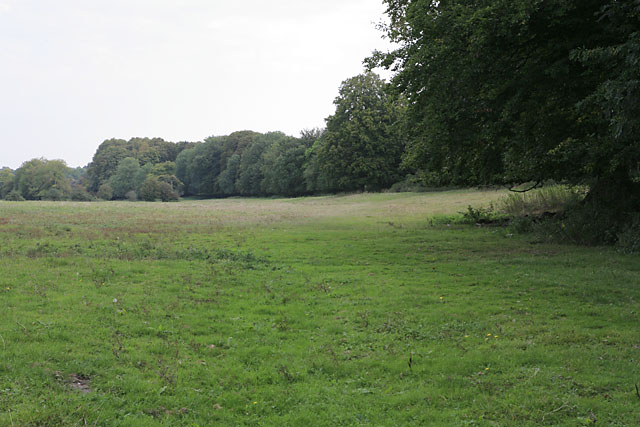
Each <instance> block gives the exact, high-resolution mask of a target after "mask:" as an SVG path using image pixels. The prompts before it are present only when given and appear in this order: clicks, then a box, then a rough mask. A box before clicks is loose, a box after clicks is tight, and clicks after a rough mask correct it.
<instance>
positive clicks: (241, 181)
mask: <svg viewBox="0 0 640 427" xmlns="http://www.w3.org/2000/svg"><path fill="white" fill-rule="evenodd" d="M283 138H286V136H285V135H284V134H282V133H274V134H267V135H261V136H260V137H259V138H257V139H256V140H255V141H254V142H253V144H251V145H250V146H249V147H247V149H246V150H245V151H244V152H243V153H242V157H241V159H240V168H239V171H238V179H237V180H236V182H235V187H236V191H238V194H240V195H243V196H259V195H261V194H262V189H261V184H262V178H263V177H264V174H263V172H262V161H263V154H264V152H265V151H266V150H267V148H268V147H269V145H270V144H271V143H272V142H274V139H275V140H278V139H283Z"/></svg>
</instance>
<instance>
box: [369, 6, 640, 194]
mask: <svg viewBox="0 0 640 427" xmlns="http://www.w3.org/2000/svg"><path fill="white" fill-rule="evenodd" d="M385 3H386V4H387V13H388V15H389V16H390V18H391V23H390V25H388V26H386V27H385V31H386V33H387V36H388V37H389V38H390V39H391V41H393V42H396V43H398V44H399V46H400V47H399V48H398V49H396V50H395V51H393V52H390V53H388V54H381V53H377V54H376V55H374V57H372V58H370V59H369V63H370V65H376V64H378V65H385V66H388V67H392V68H394V69H396V70H398V73H397V75H396V77H395V78H394V80H393V85H394V87H395V88H396V89H397V90H399V91H402V92H403V93H405V94H406V95H407V96H408V98H409V111H408V114H409V120H410V121H411V123H412V125H413V126H412V132H413V133H412V136H413V138H412V141H411V144H410V146H409V148H408V153H407V158H406V161H407V163H408V164H411V165H414V166H416V167H418V168H420V169H423V170H427V171H430V172H434V173H435V174H436V176H437V177H438V178H439V179H440V181H441V182H443V183H444V182H452V183H461V184H476V183H514V182H516V183H520V182H527V181H534V182H535V181H539V182H542V181H544V180H546V179H549V178H553V179H557V180H562V179H566V180H570V181H571V182H572V183H585V182H587V183H592V181H593V180H600V179H602V178H603V177H604V178H606V177H614V178H615V179H616V180H618V181H619V182H620V180H628V179H629V178H630V173H631V170H632V169H637V165H638V160H639V156H638V149H637V142H636V141H637V140H638V138H637V135H636V134H635V131H634V130H633V129H635V127H633V126H632V124H631V123H632V122H633V120H631V119H630V118H631V117H637V110H636V106H635V105H636V104H634V102H636V101H632V100H637V99H638V97H637V96H635V95H633V93H634V92H633V90H635V89H633V90H631V91H629V89H632V88H635V86H633V85H635V84H636V83H634V82H635V81H636V80H635V78H634V76H637V74H634V73H637V72H638V71H637V70H638V67H637V66H636V65H633V64H634V63H635V62H636V60H635V59H634V58H637V55H636V51H635V50H634V49H635V46H636V44H635V41H634V40H636V38H635V37H636V36H635V34H636V33H635V31H636V30H637V28H638V27H637V18H638V16H637V9H634V7H635V6H634V7H632V6H631V4H630V3H628V4H626V5H625V6H623V4H624V2H617V1H613V2H610V4H609V7H608V8H605V9H601V8H602V2H601V1H596V0H589V1H578V0H554V1H548V2H539V1H529V0H520V1H507V0H493V1H484V2H465V1H462V0H453V1H446V2H433V1H427V0H415V1H406V0H387V1H386V2H385ZM633 4H634V5H635V4H637V2H636V1H635V0H634V2H633ZM634 10H635V11H634ZM603 11H604V12H603ZM613 16H616V17H619V18H620V19H621V20H622V21H624V22H625V23H626V24H627V25H623V26H619V25H617V24H616V23H615V22H614V19H613ZM623 47H624V48H623ZM607 54H608V55H609V57H607V56H606V55H607ZM603 55H604V56H605V57H606V58H612V57H615V58H614V59H615V61H614V62H613V63H608V60H605V61H603V62H607V63H606V64H605V63H603V62H601V63H598V61H596V60H595V58H597V57H600V58H603ZM577 58H580V59H581V60H580V61H578V60H577ZM630 78H631V79H630ZM612 79H613V80H612ZM612 82H616V83H612ZM612 85H613V86H615V88H616V90H615V92H616V93H617V94H618V95H619V96H613V93H612V92H611V91H610V90H609V89H611V87H612ZM629 85H632V86H629ZM625 90H626V92H625ZM604 92H607V93H609V95H606V96H605V95H603V93H604ZM623 94H626V95H624V96H623ZM624 100H627V101H630V102H631V101H632V102H631V104H629V102H626V101H624ZM592 101H593V102H594V104H593V105H594V107H595V108H588V107H587V104H589V103H590V102H592ZM580 105H582V107H583V108H579V106H580ZM602 112H605V113H602ZM609 112H613V114H614V116H615V117H622V118H621V119H620V120H622V121H623V122H624V123H625V126H627V128H629V129H631V130H629V132H627V133H628V134H631V135H634V136H632V137H631V138H630V139H625V138H622V139H618V140H617V141H616V140H615V134H616V132H615V131H614V132H613V134H612V133H611V132H609V130H608V129H607V127H606V126H605V127H602V118H601V117H598V115H600V116H602V114H604V115H605V116H606V115H609V114H610V113H609ZM625 117H626V118H628V119H625ZM612 119H613V118H612ZM613 120H614V122H611V123H612V125H613V126H612V129H621V128H620V126H619V125H621V122H620V120H618V119H613ZM616 123H617V125H616ZM623 127H624V126H623Z"/></svg>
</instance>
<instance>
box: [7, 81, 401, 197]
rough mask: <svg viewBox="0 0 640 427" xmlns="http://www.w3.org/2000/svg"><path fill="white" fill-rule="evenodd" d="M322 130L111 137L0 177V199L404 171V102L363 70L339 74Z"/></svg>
mask: <svg viewBox="0 0 640 427" xmlns="http://www.w3.org/2000/svg"><path fill="white" fill-rule="evenodd" d="M334 103H335V105H336V112H335V113H334V114H333V115H331V116H329V117H328V118H327V119H326V125H327V126H326V128H324V129H310V130H303V131H302V132H301V133H300V135H299V136H298V137H292V136H288V135H285V134H284V133H282V132H268V133H258V132H253V131H239V132H234V133H232V134H230V135H226V136H211V137H209V138H206V139H205V140H204V141H202V142H178V143H173V142H169V141H165V140H163V139H161V138H132V139H130V140H128V141H126V140H122V139H109V140H106V141H104V142H103V143H102V144H100V146H99V147H98V149H97V151H96V153H95V154H94V156H93V159H92V161H91V163H89V164H88V165H87V166H86V167H84V168H77V169H71V168H68V167H67V166H66V164H65V163H64V161H62V160H46V159H33V160H30V161H28V162H25V163H23V165H22V166H21V167H20V168H18V169H17V170H16V171H12V170H11V169H9V168H4V169H2V172H1V173H0V196H1V197H2V198H3V199H5V200H23V199H24V200H92V199H96V198H97V199H103V200H147V201H153V200H162V201H171V200H178V198H179V197H181V196H194V197H203V198H211V197H228V196H289V197H290V196H302V195H309V194H317V193H332V192H342V191H376V190H381V189H384V188H388V187H389V186H391V185H392V184H394V183H395V182H396V181H398V180H400V179H401V177H402V173H403V172H402V169H401V166H400V164H401V159H402V153H403V152H404V147H405V138H404V117H405V115H404V112H405V110H406V102H405V101H404V100H403V98H402V97H401V96H394V95H392V94H391V93H390V92H388V91H387V90H386V83H385V82H384V81H383V80H382V79H381V78H380V77H379V76H378V75H376V74H375V73H372V72H367V73H364V74H361V75H358V76H355V77H353V78H350V79H347V80H345V81H344V82H343V83H342V84H341V86H340V90H339V95H338V97H337V98H336V99H335V101H334Z"/></svg>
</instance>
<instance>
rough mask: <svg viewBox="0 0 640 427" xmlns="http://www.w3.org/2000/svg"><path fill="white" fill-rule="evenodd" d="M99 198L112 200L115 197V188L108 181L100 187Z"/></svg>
mask: <svg viewBox="0 0 640 427" xmlns="http://www.w3.org/2000/svg"><path fill="white" fill-rule="evenodd" d="M97 196H98V198H100V199H102V200H111V199H113V188H111V186H110V185H109V184H107V183H104V184H102V185H101V186H100V188H98V194H97Z"/></svg>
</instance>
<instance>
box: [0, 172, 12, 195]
mask: <svg viewBox="0 0 640 427" xmlns="http://www.w3.org/2000/svg"><path fill="white" fill-rule="evenodd" d="M14 180H15V172H14V171H12V170H11V169H10V168H6V167H5V168H2V169H0V199H4V198H5V196H6V195H7V194H9V193H10V192H11V190H13V181H14Z"/></svg>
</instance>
